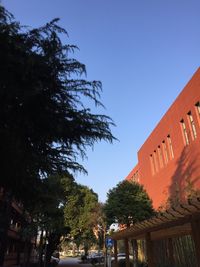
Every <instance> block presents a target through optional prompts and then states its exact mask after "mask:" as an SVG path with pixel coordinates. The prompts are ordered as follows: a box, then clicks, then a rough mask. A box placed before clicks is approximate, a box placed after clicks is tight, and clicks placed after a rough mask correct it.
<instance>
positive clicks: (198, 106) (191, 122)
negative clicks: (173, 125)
mask: <svg viewBox="0 0 200 267" xmlns="http://www.w3.org/2000/svg"><path fill="white" fill-rule="evenodd" d="M195 107H196V112H197V116H198V119H199V120H200V102H198V103H196V105H195ZM187 118H188V123H189V131H188V130H187V127H186V124H185V121H184V119H182V120H181V121H180V123H181V128H182V133H183V139H184V143H185V145H189V143H190V140H191V139H192V140H195V139H196V138H197V131H196V125H195V122H194V119H193V115H192V112H191V111H189V112H188V113H187ZM189 133H191V139H190V138H189Z"/></svg>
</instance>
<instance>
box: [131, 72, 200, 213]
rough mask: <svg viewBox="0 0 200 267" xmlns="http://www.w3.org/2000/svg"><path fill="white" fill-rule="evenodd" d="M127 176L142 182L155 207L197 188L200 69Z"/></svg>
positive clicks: (199, 179)
mask: <svg viewBox="0 0 200 267" xmlns="http://www.w3.org/2000/svg"><path fill="white" fill-rule="evenodd" d="M126 179H128V180H130V179H133V180H136V181H138V182H139V183H141V184H143V185H144V188H145V189H146V191H147V193H148V194H149V196H150V198H151V199H152V200H153V205H154V207H155V208H159V207H165V206H166V205H167V203H169V202H172V203H175V202H176V201H180V200H184V199H185V198H187V197H189V196H191V195H194V194H197V193H198V191H200V68H199V69H198V70H197V71H196V73H195V74H194V76H193V77H192V79H191V80H190V81H189V82H188V84H187V85H186V86H185V88H184V89H183V90H182V92H181V93H180V94H179V96H178V97H177V98H176V100H175V101H174V103H173V104H172V105H171V107H170V108H169V109H168V111H167V112H166V114H165V115H164V116H163V118H162V119H161V120H160V122H159V123H158V124H157V126H156V127H155V129H154V130H153V131H152V133H151V134H150V136H149V137H148V138H147V140H146V141H145V142H144V144H143V145H142V147H141V148H140V150H139V151H138V164H137V165H136V166H135V167H134V169H133V170H132V171H131V172H130V174H129V175H128V176H127V177H126Z"/></svg>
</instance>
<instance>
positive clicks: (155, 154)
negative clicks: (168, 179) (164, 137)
mask: <svg viewBox="0 0 200 267" xmlns="http://www.w3.org/2000/svg"><path fill="white" fill-rule="evenodd" d="M153 156H154V161H155V167H156V172H158V160H157V153H156V150H154V152H153Z"/></svg>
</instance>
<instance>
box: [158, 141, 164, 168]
mask: <svg viewBox="0 0 200 267" xmlns="http://www.w3.org/2000/svg"><path fill="white" fill-rule="evenodd" d="M158 157H159V162H160V167H161V168H162V167H163V155H162V150H161V148H160V146H158Z"/></svg>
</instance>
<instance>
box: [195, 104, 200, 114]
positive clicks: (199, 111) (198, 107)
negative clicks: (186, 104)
mask: <svg viewBox="0 0 200 267" xmlns="http://www.w3.org/2000/svg"><path fill="white" fill-rule="evenodd" d="M195 106H196V107H197V113H198V114H199V117H200V102H197V103H196V105H195Z"/></svg>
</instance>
